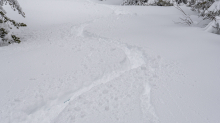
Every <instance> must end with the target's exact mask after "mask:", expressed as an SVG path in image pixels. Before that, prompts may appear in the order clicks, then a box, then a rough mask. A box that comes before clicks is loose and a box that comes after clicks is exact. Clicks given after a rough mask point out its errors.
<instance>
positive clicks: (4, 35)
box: [0, 0, 27, 43]
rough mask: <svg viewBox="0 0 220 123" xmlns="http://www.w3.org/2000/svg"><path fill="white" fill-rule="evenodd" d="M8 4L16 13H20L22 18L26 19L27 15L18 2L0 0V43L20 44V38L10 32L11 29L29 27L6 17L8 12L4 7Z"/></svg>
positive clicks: (14, 0)
mask: <svg viewBox="0 0 220 123" xmlns="http://www.w3.org/2000/svg"><path fill="white" fill-rule="evenodd" d="M7 4H9V5H10V6H11V8H12V9H13V10H14V11H18V13H19V14H20V15H21V16H23V17H25V13H24V12H23V11H22V8H21V7H20V5H19V3H18V1H17V0H0V42H7V43H13V42H16V43H20V38H18V37H16V36H15V35H13V34H12V32H11V31H10V29H12V27H11V26H14V27H16V28H17V29H19V27H24V26H27V25H26V24H24V23H18V22H16V21H14V20H12V19H10V18H9V17H7V16H6V11H5V10H4V8H3V5H7Z"/></svg>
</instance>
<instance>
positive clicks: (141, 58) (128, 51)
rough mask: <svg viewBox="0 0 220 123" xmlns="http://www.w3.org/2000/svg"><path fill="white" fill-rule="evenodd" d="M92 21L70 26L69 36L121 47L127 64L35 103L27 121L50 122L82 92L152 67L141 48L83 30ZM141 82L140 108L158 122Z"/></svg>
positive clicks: (153, 120) (146, 86) (147, 91)
mask: <svg viewBox="0 0 220 123" xmlns="http://www.w3.org/2000/svg"><path fill="white" fill-rule="evenodd" d="M92 22H94V21H90V22H87V23H84V24H79V25H76V26H72V27H71V30H70V35H69V37H70V38H74V39H78V40H81V39H88V40H89V39H91V38H92V39H95V40H98V41H102V42H105V43H107V44H111V45H114V46H115V47H117V48H119V49H121V50H122V51H123V52H124V54H125V55H126V58H125V59H123V60H122V61H121V64H124V63H126V62H129V64H126V66H125V67H124V68H123V69H121V70H113V71H112V72H110V73H104V74H103V75H101V76H100V77H99V78H98V79H97V80H95V81H92V82H90V83H89V84H87V85H85V86H83V87H81V88H79V89H78V90H77V91H72V92H63V93H62V94H60V95H62V96H61V97H59V98H57V99H54V101H50V102H47V103H45V104H40V106H38V105H37V107H33V109H36V110H34V111H32V112H31V114H30V116H29V117H30V121H28V122H32V121H34V122H36V121H37V120H38V119H40V120H39V121H44V122H51V120H52V121H53V119H54V118H55V117H57V115H58V114H60V113H61V112H62V111H63V110H64V109H65V108H66V107H67V106H68V105H69V103H70V102H71V101H74V100H75V99H76V98H78V97H79V96H81V95H83V94H84V93H87V92H89V91H90V90H92V89H93V88H95V87H98V86H101V85H103V84H106V83H108V82H111V81H113V80H114V79H116V78H118V77H120V76H122V75H123V74H125V73H126V72H128V73H129V72H130V71H136V69H139V68H141V69H148V68H149V67H150V68H149V69H151V70H152V69H154V68H151V66H149V65H147V64H148V63H146V62H148V59H147V58H146V57H147V55H146V54H145V53H144V52H143V51H142V50H141V48H138V47H135V46H129V45H126V44H122V43H120V42H117V41H112V40H111V39H108V38H103V37H101V36H98V35H95V34H92V33H89V32H87V31H85V28H86V26H88V25H89V24H90V23H92ZM87 57H88V56H87ZM146 67H148V68H146ZM155 67H158V66H155ZM143 84H144V85H142V86H144V89H145V90H144V91H143V92H142V93H143V94H142V95H141V96H140V99H141V101H142V102H141V103H142V104H141V105H142V106H143V107H142V109H143V110H144V111H143V112H144V113H145V115H147V116H149V117H148V118H149V119H148V120H150V121H152V122H158V120H157V116H156V114H155V112H154V109H153V107H152V105H151V102H150V91H151V87H150V85H149V83H148V82H143ZM144 108H147V109H144ZM146 112H147V113H146ZM44 115H48V116H49V117H50V119H47V118H48V117H45V116H44ZM150 117H151V118H150Z"/></svg>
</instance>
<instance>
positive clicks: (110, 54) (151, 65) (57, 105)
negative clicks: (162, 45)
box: [17, 20, 160, 123]
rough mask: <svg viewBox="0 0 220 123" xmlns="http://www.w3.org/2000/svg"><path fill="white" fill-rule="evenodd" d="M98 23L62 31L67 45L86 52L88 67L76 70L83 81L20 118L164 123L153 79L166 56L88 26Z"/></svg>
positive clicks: (28, 108)
mask: <svg viewBox="0 0 220 123" xmlns="http://www.w3.org/2000/svg"><path fill="white" fill-rule="evenodd" d="M93 22H95V20H93V21H89V22H86V23H83V24H78V25H73V26H71V28H70V29H69V30H70V31H69V32H66V31H63V32H61V39H63V40H65V41H66V42H64V43H66V44H63V45H71V47H72V46H74V47H77V50H75V51H77V52H85V53H86V55H85V56H84V58H83V60H82V63H81V64H82V69H81V70H79V71H77V72H76V73H75V76H76V77H79V79H78V80H77V82H79V83H81V84H79V86H78V87H77V88H76V89H73V90H64V91H61V92H58V93H56V94H54V95H51V96H50V97H52V98H51V99H49V100H40V101H38V102H37V103H35V104H34V105H32V106H30V107H27V108H26V109H22V111H23V113H26V114H27V115H26V118H23V119H22V120H21V121H20V122H27V123H32V122H33V123H35V122H42V123H50V122H66V123H68V122H90V121H94V122H127V123H129V122H139V123H141V122H143V123H144V122H152V123H157V122H159V120H158V118H157V115H156V113H155V111H154V108H153V106H152V105H151V88H152V87H151V83H152V81H154V79H157V78H158V77H157V72H158V70H159V68H160V58H159V57H157V58H154V57H151V56H149V55H147V54H146V53H145V51H144V50H143V49H142V48H140V47H136V46H131V45H128V44H124V43H121V42H119V41H117V40H113V39H110V38H106V37H102V36H99V35H97V34H94V33H91V32H88V31H87V30H86V27H87V26H89V24H90V23H93ZM64 29H66V28H64ZM61 31H62V30H61ZM49 39H51V38H50V37H49ZM51 40H55V39H51ZM58 44H60V43H58ZM67 47H68V46H67ZM70 67H71V66H70ZM71 75H74V74H69V75H68V74H67V75H66V76H68V77H69V78H71ZM61 79H63V78H61ZM70 81H71V80H70ZM75 81H76V80H75ZM71 82H73V83H74V80H72V81H71ZM64 86H65V85H64ZM40 88H41V87H40ZM39 92H40V91H39ZM94 117H98V119H99V121H96V120H97V118H94ZM17 122H19V120H18V121H17Z"/></svg>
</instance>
